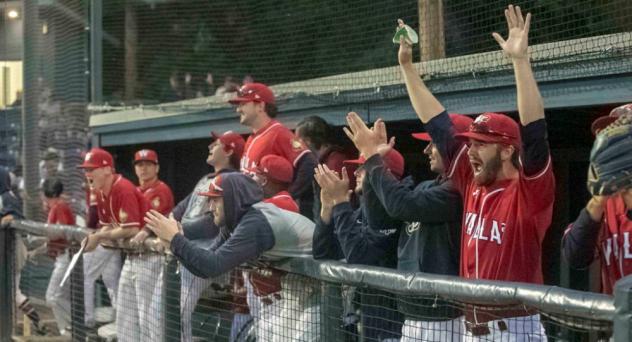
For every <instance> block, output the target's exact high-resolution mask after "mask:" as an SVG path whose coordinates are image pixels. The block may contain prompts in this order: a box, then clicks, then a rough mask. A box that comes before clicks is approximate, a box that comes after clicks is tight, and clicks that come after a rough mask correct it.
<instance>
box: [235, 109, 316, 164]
mask: <svg viewBox="0 0 632 342" xmlns="http://www.w3.org/2000/svg"><path fill="white" fill-rule="evenodd" d="M308 152H309V150H308V149H307V147H305V145H304V144H303V143H302V142H301V141H300V140H299V139H297V138H296V137H295V136H294V133H292V131H290V130H289V129H288V128H287V127H285V126H283V125H282V124H281V123H280V122H278V121H276V120H272V121H270V123H268V124H267V125H266V126H265V127H263V128H261V129H260V130H258V131H257V132H255V133H253V134H251V135H250V136H249V137H248V140H246V145H245V146H244V155H243V156H242V158H241V170H242V171H246V170H249V169H254V168H255V167H257V165H259V162H260V161H261V158H263V157H264V156H267V155H269V154H274V155H277V156H281V157H283V158H285V159H287V160H288V161H289V162H290V163H291V164H292V165H293V166H294V167H295V168H296V163H297V162H298V160H299V159H301V157H302V156H303V155H304V154H306V153H308Z"/></svg>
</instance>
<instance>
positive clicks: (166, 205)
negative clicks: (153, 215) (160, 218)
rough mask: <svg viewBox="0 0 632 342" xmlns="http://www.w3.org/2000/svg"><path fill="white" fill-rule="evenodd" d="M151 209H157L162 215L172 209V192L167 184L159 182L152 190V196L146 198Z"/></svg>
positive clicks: (167, 213)
mask: <svg viewBox="0 0 632 342" xmlns="http://www.w3.org/2000/svg"><path fill="white" fill-rule="evenodd" d="M147 200H148V201H149V206H150V208H151V209H154V210H156V211H158V212H159V213H161V214H163V215H169V213H170V212H171V210H173V206H174V204H173V194H172V193H171V189H170V188H169V186H168V185H167V184H164V183H161V184H160V185H159V186H157V187H156V189H155V191H153V192H152V197H151V198H148V199H147Z"/></svg>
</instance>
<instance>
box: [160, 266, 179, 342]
mask: <svg viewBox="0 0 632 342" xmlns="http://www.w3.org/2000/svg"><path fill="white" fill-rule="evenodd" d="M162 281H163V283H162V288H163V291H162V310H163V311H162V312H163V313H164V314H163V317H164V320H165V324H163V327H164V333H163V336H164V337H165V341H174V342H179V341H180V332H181V328H180V272H178V260H177V259H176V258H175V257H173V256H172V255H169V254H167V255H166V256H165V264H164V270H163V272H162Z"/></svg>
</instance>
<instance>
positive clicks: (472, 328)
mask: <svg viewBox="0 0 632 342" xmlns="http://www.w3.org/2000/svg"><path fill="white" fill-rule="evenodd" d="M505 17H506V19H507V24H508V27H509V37H508V39H507V40H505V39H503V38H502V37H501V36H500V35H499V34H498V33H494V34H493V36H494V38H495V39H496V41H497V42H498V43H499V45H500V46H501V48H502V50H503V52H504V54H505V55H506V56H507V57H509V58H510V59H511V62H512V64H513V69H514V74H515V78H516V85H517V90H518V95H517V99H518V113H519V116H520V125H518V124H517V123H516V122H515V121H514V120H512V119H511V118H510V117H508V116H506V115H503V114H497V113H484V114H482V115H480V116H478V117H477V118H476V120H475V121H474V122H473V123H472V125H471V126H470V128H469V130H468V131H467V132H464V133H459V134H456V133H455V129H454V127H453V125H452V122H451V121H450V118H449V116H448V114H447V112H446V110H445V108H444V107H443V106H442V105H441V103H439V101H438V100H437V99H436V98H435V97H434V96H433V95H432V93H431V92H430V90H429V89H428V88H427V87H426V85H425V84H424V82H423V81H422V79H421V78H420V77H419V74H418V73H417V70H416V69H415V67H414V65H413V63H412V51H411V50H412V49H411V46H410V45H408V44H407V43H405V42H403V40H402V42H401V44H400V50H399V63H400V66H401V71H402V75H403V77H404V80H405V83H406V88H407V90H408V95H409V97H410V100H411V102H412V105H413V107H414V109H415V112H416V113H417V115H418V116H419V118H420V119H421V121H422V122H423V123H424V125H425V128H426V130H427V131H428V132H429V133H430V136H431V138H432V141H433V143H434V144H435V145H436V146H437V148H438V150H439V152H440V153H441V156H442V158H443V161H444V162H445V163H446V168H447V170H448V172H447V176H448V178H450V179H451V180H452V182H453V184H454V186H455V187H456V189H457V190H458V191H459V192H460V193H461V195H462V197H463V201H464V214H463V226H462V235H461V236H462V237H461V265H460V275H461V276H462V277H465V278H469V279H489V280H506V281H518V282H527V283H535V284H541V283H542V281H543V280H542V269H541V248H542V240H543V239H544V236H545V234H546V231H547V229H548V228H549V225H550V224H551V216H552V211H553V201H554V196H555V178H554V175H553V170H552V165H551V157H550V152H549V144H548V139H547V132H546V122H545V119H544V105H543V102H542V98H541V96H540V92H539V90H538V86H537V83H536V81H535V78H534V76H533V72H532V70H531V64H530V61H529V51H528V48H529V46H528V35H529V26H530V23H531V15H530V14H527V16H526V17H523V15H522V12H521V10H520V8H519V7H514V6H512V5H509V7H508V8H507V9H506V10H505ZM465 328H466V330H467V332H466V335H465V340H467V341H477V340H488V339H492V340H501V339H503V340H505V339H506V340H511V341H544V340H546V334H545V332H544V329H543V327H542V325H541V323H540V316H539V315H538V314H537V313H536V312H533V311H531V310H529V309H528V308H520V309H515V308H512V309H507V310H493V311H490V310H484V309H483V308H473V309H466V310H465Z"/></svg>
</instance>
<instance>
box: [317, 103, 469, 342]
mask: <svg viewBox="0 0 632 342" xmlns="http://www.w3.org/2000/svg"><path fill="white" fill-rule="evenodd" d="M449 116H450V121H452V125H453V127H454V129H455V130H456V131H457V132H459V133H461V132H465V131H467V130H468V129H469V127H470V124H471V123H472V121H473V120H472V119H471V118H470V117H468V116H465V115H459V114H449ZM347 120H348V123H349V128H345V132H346V133H347V134H348V135H349V138H350V139H351V140H352V141H353V143H354V144H355V145H356V147H357V148H358V150H360V151H361V154H362V155H365V156H367V158H368V159H367V160H366V161H365V163H364V169H365V172H366V176H365V177H366V179H367V180H368V183H369V184H370V185H371V189H372V192H370V193H369V194H372V195H373V196H376V197H377V198H379V202H380V203H381V204H382V205H383V206H384V209H385V210H386V212H387V213H388V215H389V216H392V217H393V218H396V219H398V220H401V221H404V222H403V224H402V226H401V227H400V228H399V242H398V245H397V251H398V252H397V269H398V270H400V271H402V272H424V273H435V274H446V275H458V274H459V252H460V250H459V246H460V241H461V215H462V213H463V200H462V198H461V195H460V194H459V192H458V191H457V190H456V189H455V188H454V186H452V184H451V182H450V181H449V180H448V179H447V178H446V177H445V172H446V169H445V164H444V163H443V158H442V157H441V154H440V153H439V150H438V149H437V148H436V146H435V145H434V144H433V142H432V139H431V138H430V135H429V134H428V133H426V132H423V133H413V137H414V138H415V139H419V140H424V141H428V142H429V144H428V145H427V146H426V148H425V149H424V151H423V152H424V154H426V155H427V156H428V159H429V164H430V170H431V171H432V172H435V173H437V174H438V177H437V178H436V179H434V180H428V181H424V182H421V183H419V184H415V182H414V181H413V180H412V178H411V177H408V178H406V179H403V180H402V181H400V180H399V179H397V178H396V177H395V176H394V174H393V172H391V171H389V170H392V167H390V166H389V163H388V158H386V156H388V154H385V153H386V151H390V150H391V149H392V147H391V146H390V145H389V144H387V143H386V141H387V140H386V125H385V124H384V122H383V121H382V120H378V121H377V122H376V123H375V125H374V127H373V129H369V128H368V127H367V126H366V125H365V124H364V122H363V121H362V119H361V118H360V117H359V116H358V115H357V114H355V113H349V115H348V116H347ZM383 155H384V156H383ZM316 227H317V228H318V225H317V226H316ZM314 250H316V242H315V241H314ZM398 307H399V310H400V311H401V312H402V313H403V314H404V316H405V317H406V320H405V322H404V326H403V328H402V339H401V340H400V342H412V341H437V342H439V341H453V340H460V339H461V336H462V334H463V329H462V325H463V323H462V320H461V318H460V316H461V312H460V310H457V309H456V308H454V305H453V304H452V303H450V302H448V301H443V300H438V299H436V298H414V297H410V296H404V295H399V296H398Z"/></svg>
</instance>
